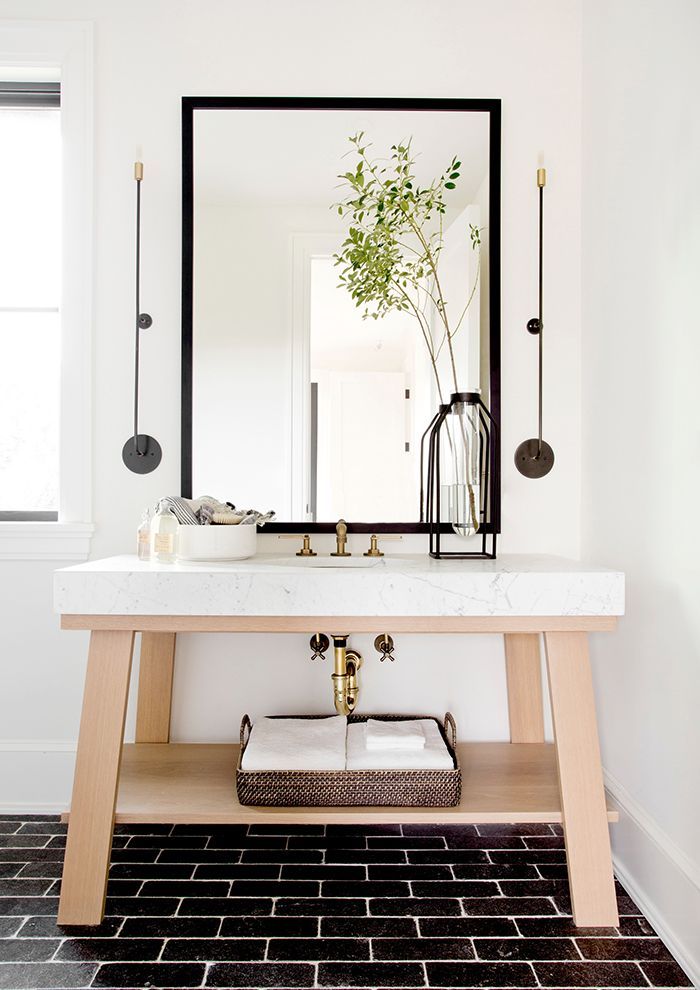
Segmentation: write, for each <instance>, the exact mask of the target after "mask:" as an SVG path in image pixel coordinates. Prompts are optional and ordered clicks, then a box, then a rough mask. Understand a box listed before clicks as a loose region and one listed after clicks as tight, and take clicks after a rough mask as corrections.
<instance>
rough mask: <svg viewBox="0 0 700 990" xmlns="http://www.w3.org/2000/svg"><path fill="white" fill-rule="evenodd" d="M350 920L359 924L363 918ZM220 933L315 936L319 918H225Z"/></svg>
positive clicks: (274, 936) (293, 936) (247, 935)
mask: <svg viewBox="0 0 700 990" xmlns="http://www.w3.org/2000/svg"><path fill="white" fill-rule="evenodd" d="M348 920H351V921H352V922H353V923H354V924H358V922H360V921H361V920H362V919H361V918H352V919H348ZM356 934H358V935H361V934H362V932H360V931H358V932H357V933H356ZM220 935H221V937H222V938H315V937H316V936H317V935H318V918H277V917H275V918H250V917H241V918H224V920H223V923H222V925H221V932H220Z"/></svg>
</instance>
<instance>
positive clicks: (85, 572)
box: [54, 554, 625, 616]
mask: <svg viewBox="0 0 700 990" xmlns="http://www.w3.org/2000/svg"><path fill="white" fill-rule="evenodd" d="M624 594H625V581H624V574H622V573H621V572H619V571H613V570H608V569H605V568H600V567H593V566H590V565H587V564H582V563H579V562H577V561H573V560H566V559H564V558H561V557H546V556H535V555H530V554H527V555H525V554H523V555H504V556H502V557H499V558H498V559H497V560H432V559H431V558H430V557H428V556H427V555H421V554H402V555H395V556H386V557H383V558H382V559H381V560H378V561H377V562H376V563H374V564H373V566H371V567H367V568H355V569H348V570H344V569H343V568H342V567H337V568H314V567H300V566H299V565H298V563H297V562H296V558H291V559H290V562H289V564H288V565H287V564H285V563H284V561H283V560H281V558H280V557H279V554H276V555H272V554H270V555H265V554H259V555H257V556H256V557H254V558H252V559H250V560H240V561H233V562H231V563H228V564H192V563H187V564H186V563H178V564H157V563H144V562H142V561H139V560H138V559H137V558H136V557H135V556H120V557H109V558H106V559H104V560H95V561H90V562H89V563H87V564H78V565H76V566H74V567H66V568H62V569H61V570H58V571H56V572H55V580H54V608H55V610H56V611H57V612H60V613H66V614H78V615H355V616H362V615H387V616H400V615H411V616H460V615H464V616H505V615H510V616H526V615H531V616H566V615H571V616H586V615H596V616H614V615H622V614H623V613H624Z"/></svg>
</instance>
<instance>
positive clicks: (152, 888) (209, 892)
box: [139, 880, 230, 897]
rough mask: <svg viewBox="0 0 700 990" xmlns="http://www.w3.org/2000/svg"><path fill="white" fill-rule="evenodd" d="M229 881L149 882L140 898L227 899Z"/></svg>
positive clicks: (143, 888) (142, 890) (144, 886)
mask: <svg viewBox="0 0 700 990" xmlns="http://www.w3.org/2000/svg"><path fill="white" fill-rule="evenodd" d="M229 886H230V884H229V882H228V880H147V881H146V882H145V883H144V885H143V887H142V889H141V893H140V895H139V896H140V897H227V896H228V892H229Z"/></svg>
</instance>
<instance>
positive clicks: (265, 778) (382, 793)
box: [236, 712, 462, 808]
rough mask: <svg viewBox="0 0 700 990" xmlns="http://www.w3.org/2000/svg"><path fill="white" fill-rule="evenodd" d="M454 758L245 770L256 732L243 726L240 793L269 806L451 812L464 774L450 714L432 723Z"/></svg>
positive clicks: (359, 718) (362, 718)
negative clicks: (383, 765)
mask: <svg viewBox="0 0 700 990" xmlns="http://www.w3.org/2000/svg"><path fill="white" fill-rule="evenodd" d="M273 717H274V718H309V719H312V718H323V717H325V716H322V715H302V716H299V715H294V716H291V715H286V716H285V715H276V716H273ZM427 717H429V716H425V715H356V714H353V715H348V722H366V721H367V719H368V718H374V719H382V720H385V721H406V720H408V719H415V718H427ZM433 721H434V722H436V723H437V725H438V728H439V729H440V734H441V735H442V738H443V739H444V741H445V744H446V746H447V749H448V751H449V753H450V756H451V757H452V760H453V763H454V767H453V769H451V770H242V769H241V761H242V759H243V753H244V752H245V748H246V746H247V744H248V739H249V737H250V730H251V728H252V725H251V722H250V719H249V718H248V716H247V715H244V716H243V721H242V722H241V752H240V756H239V759H238V767H237V769H236V790H237V792H238V800H239V802H240V803H241V804H253V805H263V806H266V807H270V806H273V805H274V806H276V807H285V808H287V807H340V806H347V805H364V806H378V805H385V806H386V805H390V806H395V807H419V808H448V807H452V806H454V805H456V804H459V799H460V796H461V793H462V771H461V770H460V766H459V759H458V757H457V749H456V740H457V727H456V725H455V720H454V718H453V717H452V715H451V714H450V713H449V712H447V714H446V715H445V718H444V722H442V723H441V722H440V720H439V719H433Z"/></svg>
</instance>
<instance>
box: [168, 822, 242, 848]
mask: <svg viewBox="0 0 700 990" xmlns="http://www.w3.org/2000/svg"><path fill="white" fill-rule="evenodd" d="M170 834H171V835H172V836H175V835H205V836H206V837H207V838H210V837H211V836H213V835H223V836H226V837H227V838H234V837H235V838H237V839H242V840H244V844H245V838H246V836H247V835H248V826H247V825H173V826H172V831H171V833H170Z"/></svg>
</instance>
